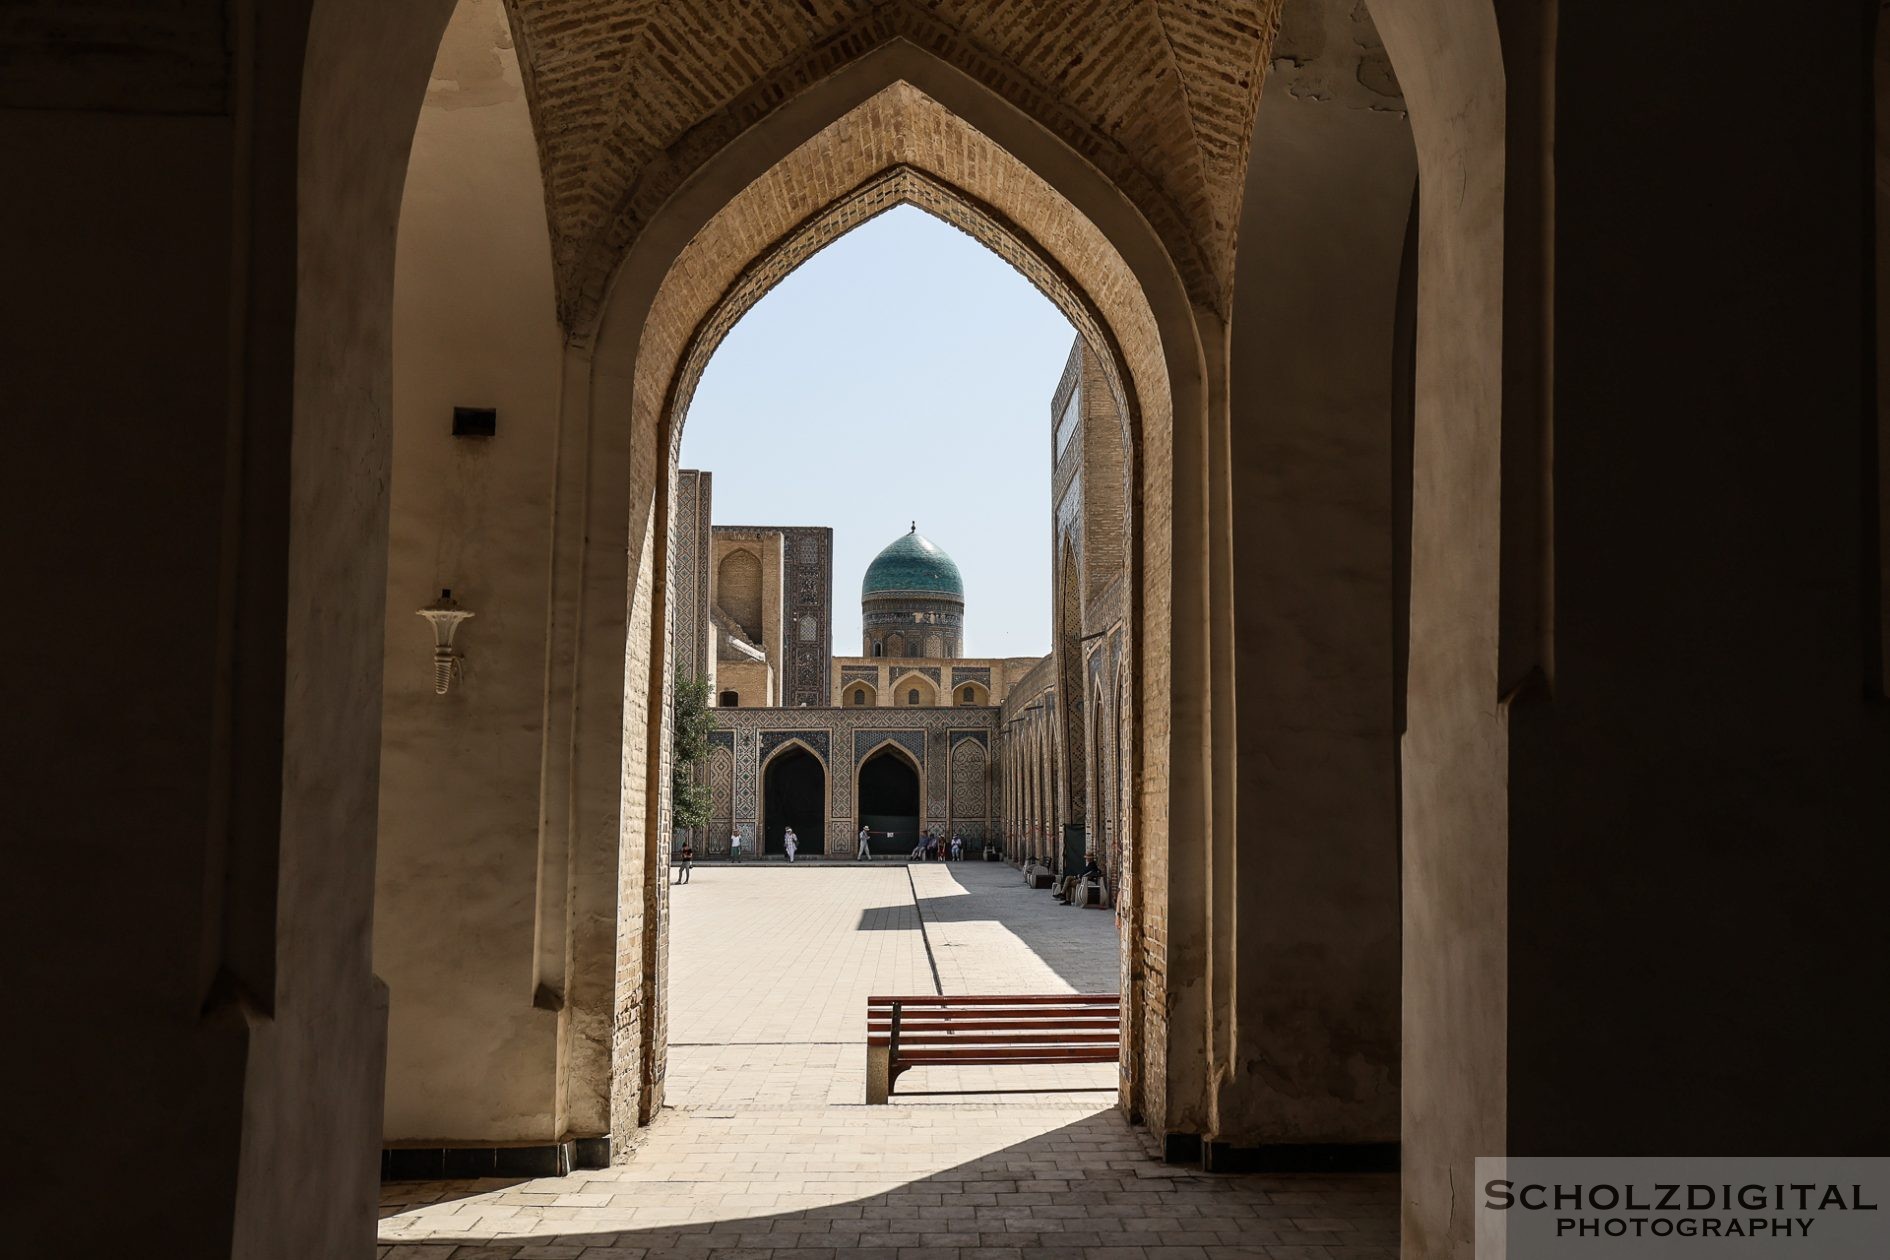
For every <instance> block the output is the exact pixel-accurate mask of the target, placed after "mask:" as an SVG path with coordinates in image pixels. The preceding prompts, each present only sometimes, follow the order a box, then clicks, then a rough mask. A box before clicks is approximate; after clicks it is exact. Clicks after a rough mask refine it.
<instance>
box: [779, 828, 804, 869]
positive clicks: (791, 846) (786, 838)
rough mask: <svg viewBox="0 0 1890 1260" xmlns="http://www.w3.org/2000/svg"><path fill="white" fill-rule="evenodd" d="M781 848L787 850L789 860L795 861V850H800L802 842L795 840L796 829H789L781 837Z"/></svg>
mask: <svg viewBox="0 0 1890 1260" xmlns="http://www.w3.org/2000/svg"><path fill="white" fill-rule="evenodd" d="M781 847H782V848H784V849H786V850H787V860H788V861H789V862H790V863H792V862H793V861H794V850H796V849H798V848H800V847H801V846H800V841H798V840H796V839H795V838H794V828H792V827H789V828H788V829H787V830H786V831H785V832H783V833H782V835H781Z"/></svg>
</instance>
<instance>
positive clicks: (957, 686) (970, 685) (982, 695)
mask: <svg viewBox="0 0 1890 1260" xmlns="http://www.w3.org/2000/svg"><path fill="white" fill-rule="evenodd" d="M952 703H953V704H959V705H981V704H990V703H991V689H990V688H989V687H986V686H985V685H984V684H983V683H981V682H976V681H964V680H960V681H958V682H954V683H953V684H952Z"/></svg>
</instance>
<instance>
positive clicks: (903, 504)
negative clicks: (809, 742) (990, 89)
mask: <svg viewBox="0 0 1890 1260" xmlns="http://www.w3.org/2000/svg"><path fill="white" fill-rule="evenodd" d="M1075 336H1076V333H1075V331H1074V330H1073V329H1072V328H1071V327H1070V324H1069V322H1068V321H1067V320H1065V319H1064V318H1063V315H1062V312H1060V311H1058V310H1057V309H1056V307H1054V306H1052V305H1051V304H1050V302H1049V301H1048V300H1047V299H1046V298H1044V296H1043V295H1042V294H1040V293H1039V292H1037V290H1036V289H1035V288H1034V287H1033V286H1032V285H1031V283H1030V281H1028V280H1026V279H1024V277H1023V276H1021V275H1019V274H1018V273H1017V272H1016V271H1014V270H1012V269H1011V267H1010V266H1009V265H1008V264H1006V263H1005V262H1003V261H1002V260H1001V259H999V258H998V257H997V255H995V254H993V253H991V252H990V251H989V250H987V249H985V248H984V246H982V245H980V244H978V242H976V241H974V240H973V239H971V238H970V237H969V236H966V235H965V234H964V233H962V232H960V231H958V230H957V229H956V228H953V227H948V226H947V225H946V224H944V223H942V222H940V221H939V220H937V219H934V218H933V217H932V216H930V215H928V214H926V213H925V212H924V211H922V210H918V209H915V208H913V207H911V206H902V207H900V208H898V209H895V210H891V211H889V212H887V213H886V214H883V215H880V216H879V217H878V218H876V219H873V220H872V221H870V222H868V223H865V224H863V225H861V226H860V227H858V228H856V229H854V230H853V231H852V232H849V233H848V234H847V235H845V236H843V237H841V238H840V239H839V240H838V241H835V242H834V243H833V244H832V245H830V246H828V247H827V248H826V249H825V250H822V251H821V252H820V253H819V254H817V255H815V256H814V257H813V258H812V259H810V260H808V262H807V263H806V264H804V265H803V266H802V267H801V268H800V269H799V270H797V271H795V272H794V273H793V274H792V275H790V276H789V277H788V278H787V279H786V280H784V281H782V282H781V284H780V285H778V286H777V287H776V288H775V289H774V290H773V291H772V292H770V293H769V294H768V295H767V296H766V297H764V298H762V300H761V301H760V302H758V303H756V304H755V307H754V309H753V310H751V311H749V312H748V314H747V315H746V316H744V317H743V319H742V321H741V322H740V323H739V324H737V325H736V326H735V328H734V329H733V330H732V331H731V332H730V333H729V335H728V337H727V339H725V340H724V341H723V342H722V344H721V346H720V347H719V348H718V349H717V350H716V352H715V357H714V358H713V359H711V360H710V361H709V366H708V368H707V369H706V370H705V371H704V372H703V376H702V383H701V385H700V386H699V387H698V388H697V390H696V396H695V401H694V403H693V404H692V405H691V407H690V409H689V416H688V420H687V422H686V427H685V428H684V430H683V444H682V466H683V467H684V468H703V469H707V470H708V471H710V472H712V473H714V474H715V486H714V496H715V504H714V519H715V523H716V524H717V525H827V526H831V527H832V528H833V546H834V564H833V581H834V608H833V622H834V625H833V631H834V650H835V651H836V652H837V653H838V654H840V655H853V654H855V653H857V652H858V651H859V649H860V578H861V576H862V575H863V574H864V573H865V571H866V566H867V564H868V563H869V562H871V560H872V558H873V557H874V556H875V555H876V554H878V552H879V549H880V548H882V547H884V546H885V545H886V544H887V543H889V542H891V541H893V539H894V538H896V537H898V536H899V535H900V534H903V533H905V532H906V529H907V527H908V525H909V524H910V522H911V521H913V520H915V519H916V520H917V521H918V522H919V532H920V533H921V534H924V535H925V536H926V537H928V538H930V539H931V540H932V541H933V542H935V543H937V544H938V545H939V546H940V547H942V548H944V549H945V551H946V552H947V553H949V554H950V555H951V557H952V559H954V560H956V561H957V562H958V567H959V570H960V571H961V572H962V573H963V574H964V576H965V654H966V655H967V656H1039V655H1042V654H1043V653H1045V652H1047V651H1049V650H1050V648H1049V645H1050V397H1051V395H1052V394H1053V393H1054V392H1055V391H1056V387H1057V381H1058V379H1059V378H1060V377H1061V375H1062V373H1063V363H1064V360H1065V359H1066V358H1067V357H1068V355H1069V352H1070V346H1071V343H1072V342H1073V341H1074V339H1075Z"/></svg>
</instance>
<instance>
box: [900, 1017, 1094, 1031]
mask: <svg viewBox="0 0 1890 1260" xmlns="http://www.w3.org/2000/svg"><path fill="white" fill-rule="evenodd" d="M1119 1026H1121V1020H1119V1018H1117V1016H1113V1014H1109V1016H1104V1018H1094V1020H1091V1018H1083V1020H900V1031H902V1033H907V1031H911V1033H930V1031H941V1030H947V1028H973V1030H990V1028H1119ZM890 1028H892V1020H868V1031H879V1033H883V1031H888V1030H890Z"/></svg>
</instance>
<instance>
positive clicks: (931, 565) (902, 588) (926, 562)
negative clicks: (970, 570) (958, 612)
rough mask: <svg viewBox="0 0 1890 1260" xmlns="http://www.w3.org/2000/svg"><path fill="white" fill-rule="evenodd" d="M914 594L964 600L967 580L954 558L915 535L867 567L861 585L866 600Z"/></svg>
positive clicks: (906, 536) (916, 529) (915, 532)
mask: <svg viewBox="0 0 1890 1260" xmlns="http://www.w3.org/2000/svg"><path fill="white" fill-rule="evenodd" d="M906 592H912V593H915V594H921V595H946V596H950V597H951V598H953V599H957V600H960V601H963V599H964V598H965V580H964V579H963V578H962V577H960V576H959V575H958V566H957V564H955V563H953V561H952V558H951V557H950V556H948V555H946V554H945V553H944V552H943V551H940V550H939V549H938V547H937V546H936V545H935V544H934V543H933V542H932V540H931V539H929V538H927V537H925V535H923V534H921V533H920V532H919V527H918V525H917V524H916V523H915V524H914V525H913V527H912V532H911V533H908V534H903V535H901V536H900V537H899V538H897V539H895V540H894V541H893V542H892V544H891V545H890V546H888V547H887V548H886V549H885V550H884V551H882V552H880V553H879V554H878V555H877V556H874V557H873V563H871V564H869V565H867V566H866V580H865V581H864V582H862V583H861V584H860V597H861V598H862V599H864V598H866V597H867V596H871V595H892V594H902V593H906Z"/></svg>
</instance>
